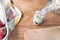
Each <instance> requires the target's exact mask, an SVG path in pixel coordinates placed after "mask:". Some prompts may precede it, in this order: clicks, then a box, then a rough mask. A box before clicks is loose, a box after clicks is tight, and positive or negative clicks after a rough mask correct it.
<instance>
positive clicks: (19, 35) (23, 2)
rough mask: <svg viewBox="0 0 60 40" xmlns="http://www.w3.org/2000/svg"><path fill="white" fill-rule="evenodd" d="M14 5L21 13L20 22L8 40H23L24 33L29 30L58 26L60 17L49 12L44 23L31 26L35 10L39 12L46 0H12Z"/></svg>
mask: <svg viewBox="0 0 60 40" xmlns="http://www.w3.org/2000/svg"><path fill="white" fill-rule="evenodd" d="M13 2H14V4H15V5H16V6H17V7H18V8H19V9H20V10H21V11H22V13H23V16H22V20H21V21H20V23H19V24H18V26H17V27H16V28H15V30H14V31H13V33H12V34H11V35H10V37H9V40H24V32H26V31H27V30H30V29H39V28H43V27H50V26H57V25H60V15H56V14H55V13H52V12H49V13H48V14H47V15H46V17H45V19H44V22H43V23H42V24H41V25H39V26H35V25H34V24H33V15H34V12H35V11H36V10H41V9H42V8H43V7H44V6H45V5H46V3H47V0H13Z"/></svg>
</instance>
